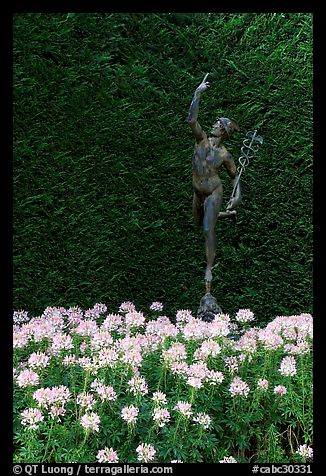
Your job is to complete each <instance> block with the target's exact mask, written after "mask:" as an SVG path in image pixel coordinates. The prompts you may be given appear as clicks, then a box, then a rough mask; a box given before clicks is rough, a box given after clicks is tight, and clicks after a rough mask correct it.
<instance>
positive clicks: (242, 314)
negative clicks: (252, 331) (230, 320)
mask: <svg viewBox="0 0 326 476" xmlns="http://www.w3.org/2000/svg"><path fill="white" fill-rule="evenodd" d="M235 319H236V320H237V321H238V322H251V321H253V320H254V319H255V317H254V313H253V312H252V311H250V309H239V311H238V312H237V313H236V316H235Z"/></svg>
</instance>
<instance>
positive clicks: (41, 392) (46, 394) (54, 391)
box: [33, 385, 71, 408]
mask: <svg viewBox="0 0 326 476" xmlns="http://www.w3.org/2000/svg"><path fill="white" fill-rule="evenodd" d="M70 395H71V394H70V390H69V388H68V387H65V386H64V385H60V386H59V387H51V388H39V389H37V390H36V391H35V392H34V393H33V398H34V400H36V401H37V402H38V404H39V405H40V406H44V407H46V408H48V407H49V406H50V405H54V404H56V405H64V404H65V403H66V402H67V401H69V400H70Z"/></svg>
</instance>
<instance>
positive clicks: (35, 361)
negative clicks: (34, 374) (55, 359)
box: [28, 352, 50, 368]
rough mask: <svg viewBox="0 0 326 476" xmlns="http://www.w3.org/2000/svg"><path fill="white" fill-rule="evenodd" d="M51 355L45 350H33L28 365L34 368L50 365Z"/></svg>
mask: <svg viewBox="0 0 326 476" xmlns="http://www.w3.org/2000/svg"><path fill="white" fill-rule="evenodd" d="M49 361H50V357H49V356H48V355H46V354H44V352H33V353H32V354H31V355H30V357H29V359H28V365H29V366H30V367H32V368H44V367H47V366H48V365H49Z"/></svg>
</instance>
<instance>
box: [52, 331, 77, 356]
mask: <svg viewBox="0 0 326 476" xmlns="http://www.w3.org/2000/svg"><path fill="white" fill-rule="evenodd" d="M73 348H74V344H73V342H72V338H71V336H70V335H66V334H63V333H57V334H55V335H54V336H53V337H52V345H51V350H53V351H54V352H57V351H60V350H70V349H73Z"/></svg>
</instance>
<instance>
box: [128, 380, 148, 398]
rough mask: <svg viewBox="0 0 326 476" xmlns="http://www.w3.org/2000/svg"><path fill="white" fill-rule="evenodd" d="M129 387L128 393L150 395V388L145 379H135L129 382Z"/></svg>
mask: <svg viewBox="0 0 326 476" xmlns="http://www.w3.org/2000/svg"><path fill="white" fill-rule="evenodd" d="M127 385H128V386H129V388H127V391H128V392H131V393H133V394H134V395H146V394H147V393H148V386H147V383H146V381H145V379H144V378H143V377H133V378H131V379H130V380H129V382H128V383H127Z"/></svg>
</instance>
